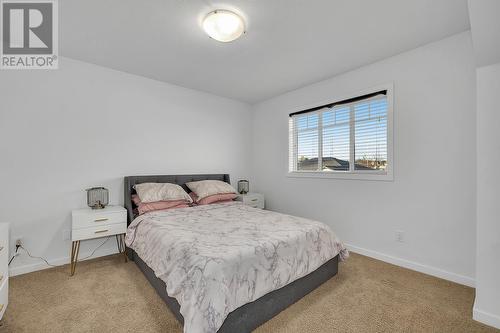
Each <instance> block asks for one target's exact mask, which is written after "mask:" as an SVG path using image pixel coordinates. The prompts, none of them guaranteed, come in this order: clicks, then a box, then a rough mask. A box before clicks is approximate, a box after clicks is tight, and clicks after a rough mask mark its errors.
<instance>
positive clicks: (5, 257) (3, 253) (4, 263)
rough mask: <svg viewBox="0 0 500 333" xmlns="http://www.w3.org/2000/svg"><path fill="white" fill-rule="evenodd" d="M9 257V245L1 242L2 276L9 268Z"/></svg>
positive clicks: (0, 262) (0, 270)
mask: <svg viewBox="0 0 500 333" xmlns="http://www.w3.org/2000/svg"><path fill="white" fill-rule="evenodd" d="M8 256H9V254H8V248H7V244H4V243H3V242H2V241H1V240H0V274H2V272H3V271H4V270H5V269H6V268H7V263H8V262H9V257H8Z"/></svg>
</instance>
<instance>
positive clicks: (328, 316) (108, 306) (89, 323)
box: [0, 254, 500, 333]
mask: <svg viewBox="0 0 500 333" xmlns="http://www.w3.org/2000/svg"><path fill="white" fill-rule="evenodd" d="M9 291H10V298H9V302H10V304H9V307H8V308H7V311H6V313H5V316H4V319H3V321H2V323H1V326H0V332H2V333H3V332H16V333H18V332H19V333H22V332H29V333H32V332H65V333H66V332H169V333H170V332H172V333H176V332H182V327H181V325H180V324H179V323H178V322H177V321H176V319H175V318H174V316H173V315H172V314H171V313H170V311H169V310H168V308H167V307H166V305H165V304H164V303H163V301H162V300H161V299H160V297H159V296H157V294H156V292H155V290H154V289H153V288H152V287H151V286H150V285H149V282H148V281H147V280H146V278H145V277H144V276H143V275H142V273H141V272H140V271H139V269H138V268H137V267H136V265H135V264H134V263H133V262H128V263H124V262H123V257H121V256H118V255H114V256H108V257H102V258H98V259H94V260H88V261H85V262H81V263H78V266H77V268H76V274H75V275H74V276H73V277H70V276H69V266H68V265H66V266H61V267H56V268H51V269H47V270H43V271H38V272H34V273H29V274H25V275H20V276H16V277H13V278H11V279H10V290H9ZM473 302H474V289H473V288H469V287H465V286H462V285H459V284H455V283H452V282H449V281H445V280H441V279H438V278H434V277H431V276H428V275H425V274H421V273H417V272H414V271H410V270H407V269H404V268H401V267H397V266H394V265H391V264H387V263H384V262H381V261H378V260H375V259H371V258H368V257H364V256H361V255H357V254H351V257H350V258H349V259H348V260H347V261H346V262H345V263H341V264H340V267H339V274H337V276H335V277H334V278H332V279H330V280H329V281H327V282H326V283H324V284H323V285H321V286H320V287H319V288H317V289H316V290H314V291H313V292H312V293H310V294H309V295H307V296H306V297H304V298H303V299H301V300H300V301H298V302H297V303H295V304H294V305H292V306H291V307H289V308H288V309H286V310H285V311H283V312H281V313H280V314H278V315H277V316H276V317H274V318H273V319H271V320H270V321H268V322H267V323H265V324H263V325H262V326H261V327H259V328H258V329H257V330H256V331H255V332H256V333H271V332H273V333H280V332H287V333H292V332H297V333H298V332H311V333H314V332H500V331H499V330H494V329H492V328H490V327H488V326H485V325H482V324H479V323H477V322H475V321H473V320H472V318H471V316H472V305H473Z"/></svg>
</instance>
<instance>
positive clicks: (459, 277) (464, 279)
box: [346, 244, 476, 288]
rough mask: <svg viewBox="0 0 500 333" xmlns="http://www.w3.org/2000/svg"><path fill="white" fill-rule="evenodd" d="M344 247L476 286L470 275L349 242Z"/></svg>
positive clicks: (425, 272)
mask: <svg viewBox="0 0 500 333" xmlns="http://www.w3.org/2000/svg"><path fill="white" fill-rule="evenodd" d="M346 247H347V249H348V250H349V251H352V252H354V253H359V254H362V255H364V256H367V257H371V258H375V259H378V260H381V261H385V262H388V263H390V264H393V265H397V266H401V267H404V268H408V269H411V270H414V271H417V272H420V273H424V274H428V275H432V276H435V277H438V278H441V279H445V280H448V281H452V282H455V283H459V284H463V285H465V286H468V287H473V288H474V287H475V286H476V281H475V279H474V278H472V277H469V276H464V275H460V274H456V273H452V272H448V271H445V270H442V269H440V268H436V267H432V266H428V265H424V264H420V263H417V262H414V261H410V260H406V259H402V258H398V257H394V256H391V255H387V254H384V253H380V252H377V251H372V250H368V249H364V248H362V247H358V246H355V245H351V244H346Z"/></svg>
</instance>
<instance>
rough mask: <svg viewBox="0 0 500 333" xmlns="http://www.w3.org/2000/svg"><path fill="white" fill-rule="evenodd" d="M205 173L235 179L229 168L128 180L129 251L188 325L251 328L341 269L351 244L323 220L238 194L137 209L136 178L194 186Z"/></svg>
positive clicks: (210, 329)
mask: <svg viewBox="0 0 500 333" xmlns="http://www.w3.org/2000/svg"><path fill="white" fill-rule="evenodd" d="M199 180H220V181H224V182H227V183H229V182H230V180H229V175H227V174H210V175H161V176H130V177H125V180H124V186H125V191H124V193H125V198H124V199H125V208H126V209H127V214H128V225H129V228H128V231H127V245H128V246H127V249H126V250H127V255H128V257H129V258H130V259H131V260H133V261H134V262H135V263H136V265H137V266H138V267H139V269H140V270H141V271H142V272H143V274H144V275H145V276H146V278H147V279H148V281H149V282H150V283H151V285H152V286H153V287H154V288H155V290H156V291H157V293H158V294H159V295H160V297H161V298H162V299H163V300H164V301H165V303H166V304H167V306H168V307H169V308H170V310H171V311H172V313H173V314H174V315H175V317H176V318H177V319H178V320H179V321H180V322H181V323H182V324H183V325H184V332H187V333H191V332H195V333H198V332H216V331H217V332H251V331H252V330H254V329H255V328H257V327H258V326H260V325H261V324H262V323H264V322H266V321H267V320H269V319H271V318H272V317H274V316H275V315H276V314H278V313H279V312H281V311H282V310H284V309H285V308H287V307H288V306H290V305H291V304H293V303H294V302H296V301H297V300H299V299H300V298H302V297H303V296H305V295H306V294H308V293H309V292H311V291H312V290H314V289H315V288H316V287H318V286H319V285H321V284H322V283H324V282H325V281H327V280H328V279H330V278H331V277H333V276H334V275H335V274H337V271H338V262H339V259H343V258H345V257H347V250H345V248H344V247H343V245H342V243H341V242H339V241H338V239H336V238H335V236H334V234H333V233H332V232H326V231H325V230H324V229H328V227H326V226H325V225H323V224H321V223H319V222H315V221H310V220H306V219H301V218H298V217H292V216H287V215H283V214H278V213H274V212H270V211H262V210H258V209H255V208H251V207H248V206H245V205H243V204H241V203H232V202H230V203H223V204H222V203H221V204H212V205H208V206H199V207H194V208H191V207H190V208H180V209H174V210H171V211H158V212H153V213H147V214H144V215H141V216H139V217H136V216H135V214H134V204H133V203H132V201H131V197H132V194H134V185H136V184H140V183H147V182H154V183H174V184H178V185H181V186H182V187H183V188H184V189H185V190H186V191H187V192H189V189H188V188H187V187H186V185H185V184H186V183H187V182H191V181H199ZM261 221H262V223H261ZM299 227H300V228H299ZM263 235H266V237H268V236H269V235H270V236H271V238H270V239H272V241H269V242H268V241H267V238H265V237H264V236H263ZM297 235H298V236H297ZM330 235H333V236H330ZM292 236H293V237H292ZM189 244H192V245H189ZM308 244H309V245H308ZM311 251H312V252H311ZM139 254H140V255H139ZM200 258H201V259H200ZM263 272H264V273H263ZM171 296H173V297H171ZM181 304H183V306H181Z"/></svg>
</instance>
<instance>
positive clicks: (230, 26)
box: [203, 9, 245, 43]
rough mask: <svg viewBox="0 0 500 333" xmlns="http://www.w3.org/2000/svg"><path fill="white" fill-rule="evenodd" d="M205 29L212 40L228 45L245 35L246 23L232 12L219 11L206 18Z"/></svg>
mask: <svg viewBox="0 0 500 333" xmlns="http://www.w3.org/2000/svg"><path fill="white" fill-rule="evenodd" d="M203 29H204V30H205V32H206V33H207V35H209V36H210V37H211V38H213V39H215V40H218V41H219V42H224V43H227V42H232V41H233V40H235V39H238V38H239V37H240V36H241V35H242V34H244V33H245V22H244V21H243V18H242V17H241V16H239V15H238V14H236V13H234V12H232V11H229V10H225V9H217V10H214V11H213V12H210V13H208V15H207V16H206V17H205V19H204V20H203Z"/></svg>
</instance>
